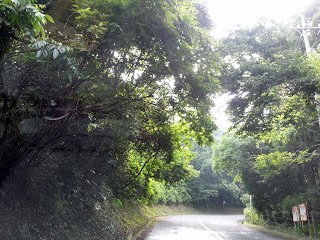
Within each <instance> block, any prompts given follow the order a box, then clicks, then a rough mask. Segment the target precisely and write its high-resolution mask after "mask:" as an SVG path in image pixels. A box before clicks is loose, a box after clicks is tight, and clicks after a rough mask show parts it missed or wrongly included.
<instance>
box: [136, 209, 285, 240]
mask: <svg viewBox="0 0 320 240" xmlns="http://www.w3.org/2000/svg"><path fill="white" fill-rule="evenodd" d="M242 219H244V216H243V215H179V216H167V217H161V218H158V220H157V223H156V224H155V225H154V227H153V228H151V229H150V230H149V231H148V232H147V233H145V234H144V236H141V238H140V239H139V240H250V239H258V240H281V239H283V238H279V237H274V236H271V235H268V234H266V233H262V232H259V231H256V230H254V229H251V228H249V227H247V226H245V225H243V224H242V223H241V220H242Z"/></svg>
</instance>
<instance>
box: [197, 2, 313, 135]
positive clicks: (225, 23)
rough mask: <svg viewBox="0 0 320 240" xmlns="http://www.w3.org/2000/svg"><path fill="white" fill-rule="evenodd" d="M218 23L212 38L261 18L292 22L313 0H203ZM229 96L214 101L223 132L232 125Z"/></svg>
mask: <svg viewBox="0 0 320 240" xmlns="http://www.w3.org/2000/svg"><path fill="white" fill-rule="evenodd" d="M203 1H204V2H205V4H206V5H207V7H208V11H209V13H210V15H211V17H212V20H213V21H214V23H215V30H214V32H213V35H214V36H216V37H222V36H225V35H227V33H228V31H230V30H232V29H234V28H236V27H237V26H241V27H252V26H254V25H255V24H256V23H257V22H258V20H259V18H269V19H274V20H276V21H278V22H286V21H289V19H290V18H292V17H293V16H297V15H299V14H300V13H301V12H302V11H303V10H304V9H305V8H306V7H307V6H308V5H309V4H311V3H312V2H313V0H203ZM228 99H230V97H228V95H227V94H224V95H221V96H217V97H216V98H215V106H216V107H215V108H213V109H212V114H213V116H214V117H215V119H216V124H217V126H218V127H219V129H220V130H223V131H226V130H227V129H228V127H230V125H231V123H230V122H229V121H228V117H227V115H226V114H225V112H224V110H225V109H226V107H227V101H228Z"/></svg>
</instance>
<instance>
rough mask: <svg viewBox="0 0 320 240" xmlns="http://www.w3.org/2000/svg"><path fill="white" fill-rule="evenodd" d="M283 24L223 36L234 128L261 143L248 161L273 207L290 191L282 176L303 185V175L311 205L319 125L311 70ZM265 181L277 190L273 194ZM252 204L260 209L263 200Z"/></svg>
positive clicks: (314, 195)
mask: <svg viewBox="0 0 320 240" xmlns="http://www.w3.org/2000/svg"><path fill="white" fill-rule="evenodd" d="M286 29H287V28H286V27H281V26H277V25H273V26H269V27H266V26H264V25H259V26H257V27H255V28H253V29H249V30H245V29H241V30H237V31H235V32H234V33H233V34H231V35H230V36H229V37H228V38H226V39H225V40H224V45H223V49H224V51H225V52H224V56H225V66H224V70H223V74H222V75H221V82H222V85H224V86H225V88H226V89H227V90H229V91H231V93H232V94H234V97H233V99H232V100H231V101H230V104H229V111H230V115H231V116H232V120H233V122H234V128H235V129H237V130H238V132H239V133H242V134H245V135H247V136H252V137H254V138H255V139H256V141H257V144H258V145H259V148H261V152H259V153H258V154H257V155H256V156H255V158H254V159H253V161H252V164H253V165H252V166H250V168H251V170H254V172H256V173H257V174H258V176H259V181H261V182H264V184H263V185H264V188H265V189H264V190H263V189H262V191H261V192H260V193H258V195H260V196H267V198H266V200H267V202H268V203H269V204H270V205H274V206H275V205H276V204H277V203H279V202H281V201H282V200H283V199H284V198H285V196H286V194H288V195H290V194H296V192H295V190H294V189H291V188H290V186H288V189H287V190H285V189H283V188H282V187H283V186H284V185H285V184H284V182H285V181H290V182H294V181H295V182H297V184H299V186H303V185H304V180H303V179H305V182H307V183H308V186H307V189H308V190H307V191H308V192H309V193H310V195H311V196H312V197H311V201H312V205H313V206H314V207H315V208H317V207H318V206H317V199H318V196H317V190H316V188H317V185H318V184H317V179H318V177H317V176H318V169H319V166H318V153H317V152H318V151H319V147H318V146H319V145H318V137H317V136H318V134H319V126H318V121H317V113H316V105H315V101H314V99H313V98H314V93H315V92H316V91H317V89H318V81H317V72H316V69H315V68H314V67H313V66H312V65H311V64H310V62H309V59H308V57H307V56H306V55H304V53H303V48H302V47H301V50H299V49H298V50H297V49H296V47H295V46H296V44H297V43H296V41H295V36H294V35H293V33H292V32H287V31H286ZM245 152H246V151H245ZM295 176H297V177H295ZM280 179H281V181H280ZM270 186H274V187H276V189H277V191H280V192H277V195H273V193H274V192H275V190H272V189H271V188H269V187H270ZM299 190H300V191H302V192H303V191H304V189H300V188H299ZM261 202H263V201H260V203H261ZM267 202H265V203H267ZM258 209H259V210H260V211H262V209H263V205H261V206H260V207H259V208H258Z"/></svg>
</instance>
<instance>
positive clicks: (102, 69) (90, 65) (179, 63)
mask: <svg viewBox="0 0 320 240" xmlns="http://www.w3.org/2000/svg"><path fill="white" fill-rule="evenodd" d="M59 2H60V1H58V2H57V4H58V3H59ZM52 11H54V10H52ZM66 11H71V12H72V14H71V15H70V18H68V19H67V21H66V22H65V23H64V24H63V25H62V26H63V27H59V26H60V23H58V24H57V26H56V28H57V29H56V30H52V31H50V32H51V35H50V39H49V40H48V41H47V42H50V41H51V42H52V44H53V43H55V42H57V41H60V40H61V42H62V43H63V44H64V45H66V46H62V45H59V44H56V45H57V47H56V48H55V49H57V51H55V50H52V49H53V48H52V47H51V45H50V44H47V43H43V46H40V47H39V49H38V52H40V53H39V54H38V56H37V58H35V56H34V54H32V53H29V54H28V53H27V54H20V53H19V52H15V51H12V52H14V54H9V53H11V52H9V53H8V54H7V56H6V65H5V66H6V69H5V86H6V87H7V89H8V90H10V91H8V93H9V94H8V95H6V99H9V100H10V101H9V100H8V101H9V102H8V101H7V100H5V99H2V105H1V107H2V111H1V113H2V115H1V122H2V124H3V125H4V129H7V130H5V131H3V133H5V134H3V135H2V137H1V150H2V151H1V152H2V155H1V160H0V161H1V177H2V178H1V181H2V182H3V181H4V180H5V179H6V177H7V176H10V175H12V174H13V173H12V172H13V170H14V169H17V168H22V169H24V168H25V167H35V166H43V165H46V166H47V167H48V168H49V169H51V168H53V167H54V166H61V168H64V175H65V176H72V175H73V174H74V172H80V173H85V174H83V175H90V171H94V172H96V173H97V174H101V175H103V176H106V178H107V179H108V180H107V181H109V182H110V184H111V185H112V186H113V187H114V190H115V191H116V192H117V193H118V194H120V195H126V194H127V193H128V195H131V194H133V195H134V194H136V196H138V197H143V196H142V195H140V193H141V192H142V193H146V189H147V188H148V187H147V186H148V181H149V179H151V178H153V179H156V180H159V181H161V180H168V182H175V181H178V182H179V181H180V180H183V179H185V178H187V177H188V176H189V175H190V173H192V167H191V166H190V165H189V164H188V161H189V160H190V158H189V156H183V154H181V149H183V148H184V147H186V146H187V142H188V141H189V139H190V138H189V137H186V136H187V135H188V134H189V135H191V136H192V138H194V139H197V141H198V142H199V143H204V142H206V141H212V136H211V132H212V130H213V129H215V125H214V124H213V120H212V119H211V117H210V114H209V110H210V105H211V104H212V103H211V96H212V95H213V94H214V93H215V91H216V90H217V89H218V87H219V86H218V81H217V79H216V78H215V76H216V75H217V62H218V57H217V56H216V53H215V52H214V51H213V46H214V45H215V43H214V42H213V41H212V40H211V38H210V36H209V27H210V21H209V19H207V18H206V15H205V14H202V13H205V9H204V8H203V7H201V6H200V5H198V4H195V3H194V2H192V1H175V2H172V1H164V2H155V1H134V0H132V1H102V0H101V1H89V0H87V1H79V2H75V4H74V6H73V8H72V9H67V10H66ZM61 14H63V13H61ZM198 17H199V19H198ZM200 17H201V18H200ZM64 26H65V27H64ZM67 36H71V38H70V39H68V40H67V38H68V37H67ZM53 45H54V44H53ZM63 47H69V48H70V49H72V51H65V49H63ZM50 49H51V50H50ZM46 51H47V52H48V51H53V52H52V54H54V53H55V54H54V55H53V58H54V59H52V58H49V55H48V54H47V53H46ZM10 72H14V73H15V74H13V75H10V74H9V73H10ZM8 83H14V84H11V85H10V84H8ZM5 101H7V103H5ZM9 118H10V119H11V121H10V123H9V122H8V121H6V120H7V119H9ZM28 123H32V124H31V125H34V126H35V127H34V130H33V131H25V130H26V129H29V130H30V124H29V126H28ZM177 126H179V127H177ZM179 151H180V152H179ZM61 154H62V155H64V157H56V156H61ZM53 159H54V160H53ZM66 163H68V164H66ZM61 168H60V167H58V168H57V169H59V170H61ZM5 169H10V170H9V171H7V170H5ZM57 169H56V170H57ZM56 170H55V171H56ZM57 171H58V170H57ZM172 171H174V172H176V173H177V174H172ZM130 188H131V190H132V191H131V190H130ZM138 188H139V189H141V188H142V189H143V190H142V191H136V192H135V189H136V190H137V189H138Z"/></svg>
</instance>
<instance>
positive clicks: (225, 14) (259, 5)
mask: <svg viewBox="0 0 320 240" xmlns="http://www.w3.org/2000/svg"><path fill="white" fill-rule="evenodd" d="M203 1H204V2H205V4H206V5H207V7H208V10H209V13H210V14H211V17H212V19H213V21H214V23H215V24H216V32H218V34H220V33H221V32H225V31H227V30H230V29H232V28H234V27H235V26H236V25H240V26H244V27H250V26H253V25H254V24H255V23H256V22H257V21H258V19H259V18H271V19H274V20H276V21H281V22H284V21H287V20H288V19H290V17H292V16H294V15H298V14H299V13H300V12H301V11H302V10H303V9H304V8H306V7H307V6H308V5H309V4H310V3H312V2H313V0H203Z"/></svg>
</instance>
